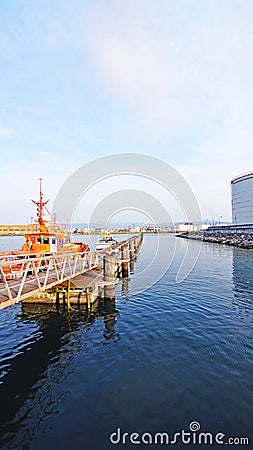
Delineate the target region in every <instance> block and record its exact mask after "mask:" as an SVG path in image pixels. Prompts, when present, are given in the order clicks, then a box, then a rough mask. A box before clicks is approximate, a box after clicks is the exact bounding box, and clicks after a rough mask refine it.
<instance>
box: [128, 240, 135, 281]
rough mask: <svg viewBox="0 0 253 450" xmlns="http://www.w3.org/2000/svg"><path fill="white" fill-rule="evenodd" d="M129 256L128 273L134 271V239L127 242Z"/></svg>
mask: <svg viewBox="0 0 253 450" xmlns="http://www.w3.org/2000/svg"><path fill="white" fill-rule="evenodd" d="M129 254H130V273H131V272H133V271H134V257H135V249H134V239H133V238H132V239H130V241H129Z"/></svg>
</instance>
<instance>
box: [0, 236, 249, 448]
mask: <svg viewBox="0 0 253 450" xmlns="http://www.w3.org/2000/svg"><path fill="white" fill-rule="evenodd" d="M160 239H161V240H162V241H161V242H162V247H163V250H164V253H163V258H164V261H165V263H166V258H167V257H168V260H169V254H170V253H172V251H173V248H174V245H175V243H176V244H177V250H176V254H175V258H174V259H173V262H172V264H171V266H170V268H169V269H168V270H167V272H166V273H165V274H164V276H163V277H162V278H161V279H160V280H159V281H157V283H156V284H153V286H152V287H149V288H148V289H147V290H146V291H145V292H142V293H139V294H136V293H135V294H133V292H135V291H136V288H138V284H140V280H142V282H143V280H144V281H145V283H146V284H147V285H148V284H149V282H150V280H149V279H148V278H149V275H148V274H147V273H145V272H143V274H141V272H142V271H143V270H144V269H145V267H146V265H147V263H148V262H150V261H151V260H152V257H153V255H154V251H155V248H156V242H157V237H156V236H146V237H145V239H144V245H143V249H142V252H141V254H140V256H139V259H138V261H137V263H136V265H135V270H134V274H132V277H131V280H130V281H129V283H128V282H124V284H122V283H121V282H120V283H119V284H118V287H117V297H116V302H115V304H112V303H108V302H106V303H102V302H101V304H100V305H99V306H98V308H97V309H96V311H94V312H93V313H92V314H91V315H90V316H87V313H86V310H75V311H71V312H69V313H68V311H67V310H66V309H64V308H63V307H60V308H59V309H57V308H56V307H53V306H50V307H48V306H47V307H46V308H42V307H35V306H34V305H23V306H22V305H20V304H18V305H16V306H14V307H12V308H9V309H5V310H2V311H0V374H1V375H0V404H1V413H0V416H1V420H0V424H1V439H0V447H1V448H4V449H9V448H12V449H27V448H29V449H32V450H35V449H36V450H42V449H43V450H44V449H48V450H50V449H55V448H59V449H72V448H73V449H94V450H97V449H98V450H99V449H101V450H103V449H110V448H114V447H116V448H117V447H119V448H121V447H122V448H134V445H133V444H130V443H129V442H128V444H126V445H122V446H121V445H114V446H113V445H112V444H111V443H110V442H109V438H108V437H109V435H110V434H111V433H112V432H114V431H115V430H116V428H118V427H119V428H121V430H122V432H129V433H131V432H137V433H139V434H141V433H144V432H149V433H156V432H168V433H170V434H173V433H175V432H176V431H180V430H181V429H182V428H184V429H185V430H187V431H189V424H190V423H191V422H192V421H198V422H199V423H200V424H201V429H202V430H203V431H208V432H211V433H214V434H215V433H217V432H222V433H224V434H225V435H226V436H228V437H229V436H248V437H249V438H250V439H251V446H248V447H246V446H244V448H253V446H252V445H253V444H252V443H253V435H252V416H253V415H252V412H253V376H252V375H253V364H252V360H253V341H252V334H253V333H252V326H253V276H252V274H253V252H252V251H247V250H240V249H233V248H231V247H227V246H219V245H215V244H208V243H204V244H203V245H202V248H201V253H200V257H199V260H198V262H197V264H196V266H195V268H194V270H193V271H192V272H191V274H190V276H189V277H188V278H187V279H186V280H185V281H184V282H183V283H180V284H176V283H175V276H176V273H177V270H178V268H179V265H180V261H181V259H182V257H183V254H184V251H185V248H186V245H187V242H186V241H184V240H181V239H175V238H174V237H173V236H166V235H164V236H161V238H160ZM13 242H14V241H13V239H12V238H1V239H0V249H1V250H3V249H8V247H10V248H11V247H12V248H13V247H16V248H17V247H19V246H20V245H21V244H22V238H16V239H15V245H14V244H13ZM189 245H190V247H193V246H199V245H200V243H199V242H194V241H192V242H189ZM155 270H157V273H158V272H159V268H158V267H156V266H155V263H154V271H155ZM145 277H146V278H145ZM140 447H141V448H159V447H161V448H164V447H166V445H160V446H159V445H153V446H149V445H144V444H142V445H139V448H140ZM174 447H175V448H183V447H184V446H182V444H181V445H175V446H174ZM192 447H194V448H196V447H197V448H198V445H194V446H192V445H190V446H189V445H188V448H192ZM205 447H207V446H205ZM220 447H221V446H219V448H220ZM236 447H237V448H242V447H240V446H236ZM210 448H215V446H212V447H210Z"/></svg>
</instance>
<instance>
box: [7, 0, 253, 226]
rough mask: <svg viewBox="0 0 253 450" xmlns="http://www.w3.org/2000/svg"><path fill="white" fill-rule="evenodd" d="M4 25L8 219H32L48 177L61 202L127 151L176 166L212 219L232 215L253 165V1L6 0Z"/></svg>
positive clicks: (204, 213) (51, 191)
mask: <svg viewBox="0 0 253 450" xmlns="http://www.w3.org/2000/svg"><path fill="white" fill-rule="evenodd" d="M0 22H1V26H0V148H1V166H0V173H1V176H0V188H1V193H2V195H1V197H0V206H1V215H0V223H25V222H29V220H30V216H31V215H33V206H32V204H30V203H29V201H30V198H31V197H33V198H34V197H35V196H36V194H37V190H38V186H37V179H38V177H40V176H42V177H43V178H44V180H45V183H46V186H45V190H46V193H47V195H48V196H49V197H50V199H51V200H52V201H53V199H54V197H55V196H56V194H57V191H58V189H59V188H60V186H61V184H62V183H63V182H64V180H65V179H66V178H67V177H68V176H69V175H71V173H72V172H73V171H74V170H76V169H78V168H79V167H80V166H81V165H83V164H85V163H87V162H88V161H89V160H91V159H94V158H96V157H99V156H102V155H106V154H110V153H118V152H139V153H145V154H148V155H154V156H157V157H158V158H161V159H163V160H165V161H167V162H168V163H169V164H171V165H172V166H174V167H175V168H176V169H177V170H178V171H179V172H180V173H181V174H182V175H183V176H184V177H185V179H186V180H187V181H188V183H189V184H190V186H191V187H192V189H193V191H194V193H195V195H196V197H197V199H198V202H199V205H200V208H201V211H202V216H203V218H204V219H206V218H210V219H211V218H213V217H214V218H217V219H218V217H219V216H220V215H222V216H223V218H224V219H227V220H229V219H230V216H231V212H230V186H229V183H230V180H231V178H232V177H233V176H235V175H237V174H239V173H242V172H246V171H249V170H252V169H253V163H252V140H253V139H252V138H253V127H252V123H253V121H252V115H253V112H252V111H253V109H252V104H253V88H252V80H253V58H252V55H253V3H252V1H251V0H250V1H248V0H243V1H241V0H240V1H237V0H176V1H170V0H128V1H124V2H123V1H119V0H96V1H92V0H89V1H87V0H86V1H85V0H82V1H81V0H72V2H63V1H59V0H58V1H57V0H54V1H53V2H52V1H47V0H43V1H42V0H36V1H31V0H1V2H0ZM127 186H129V184H128V185H127ZM112 189H113V188H112ZM109 190H110V188H109V187H108V192H109ZM96 201H97V197H96V196H94V197H92V195H91V196H90V197H89V199H87V205H88V204H89V205H90V206H89V207H91V205H92V203H93V202H96ZM83 208H85V204H83ZM87 208H88V206H87ZM77 219H84V220H85V214H83V213H81V212H80V213H79V216H78V217H77ZM177 219H179V217H177Z"/></svg>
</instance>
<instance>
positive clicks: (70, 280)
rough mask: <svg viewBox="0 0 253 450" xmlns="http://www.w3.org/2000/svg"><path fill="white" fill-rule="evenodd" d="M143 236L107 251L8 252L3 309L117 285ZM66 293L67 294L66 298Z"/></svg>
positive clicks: (1, 285)
mask: <svg viewBox="0 0 253 450" xmlns="http://www.w3.org/2000/svg"><path fill="white" fill-rule="evenodd" d="M141 241H142V236H141V235H138V236H134V237H131V238H129V239H126V240H124V241H121V242H119V243H117V244H115V245H113V246H112V248H110V250H106V251H103V252H99V253H96V252H83V253H79V252H58V253H54V254H52V255H46V254H40V255H39V256H38V254H31V253H27V254H24V253H22V254H18V253H17V254H7V255H2V256H1V257H0V309H3V308H5V307H7V306H11V305H13V304H15V303H17V302H20V301H28V302H29V301H33V302H34V301H39V303H41V302H43V300H45V302H47V292H52V291H53V292H54V293H55V298H56V297H57V296H58V297H57V298H59V292H66V288H67V289H68V291H67V295H68V298H69V291H70V290H71V291H72V292H77V291H79V292H86V293H87V291H88V290H89V292H92V291H94V288H96V297H97V296H98V295H99V293H98V289H97V288H98V286H102V285H106V286H108V290H110V285H114V286H115V284H116V280H115V278H116V277H117V275H118V274H119V273H123V272H124V276H128V263H129V262H130V261H131V260H134V259H135V258H136V256H137V253H138V251H139V247H140V244H141ZM65 297H66V295H65V294H64V298H65Z"/></svg>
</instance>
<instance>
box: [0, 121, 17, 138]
mask: <svg viewBox="0 0 253 450" xmlns="http://www.w3.org/2000/svg"><path fill="white" fill-rule="evenodd" d="M14 134H15V130H13V129H12V128H9V127H6V126H5V125H3V124H2V123H0V137H2V138H4V139H6V138H7V139H8V138H11V137H13V136H14Z"/></svg>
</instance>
